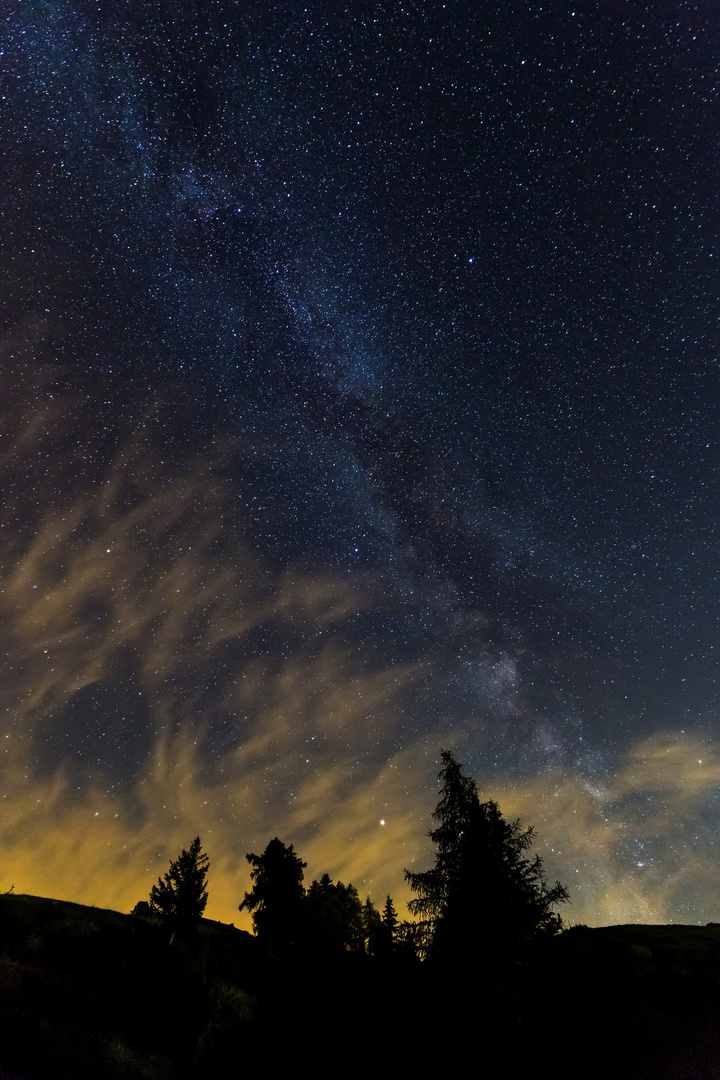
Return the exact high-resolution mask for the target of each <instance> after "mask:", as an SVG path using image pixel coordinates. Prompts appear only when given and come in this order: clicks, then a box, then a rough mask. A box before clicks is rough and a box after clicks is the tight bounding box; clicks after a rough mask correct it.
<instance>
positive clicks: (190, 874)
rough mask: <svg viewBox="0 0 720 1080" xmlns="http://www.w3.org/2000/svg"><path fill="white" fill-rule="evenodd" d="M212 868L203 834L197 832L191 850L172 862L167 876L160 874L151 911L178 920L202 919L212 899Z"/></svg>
mask: <svg viewBox="0 0 720 1080" xmlns="http://www.w3.org/2000/svg"><path fill="white" fill-rule="evenodd" d="M209 868H210V861H209V859H208V856H207V855H206V854H204V852H203V850H202V845H201V843H200V837H199V836H196V837H195V839H194V840H193V842H192V844H191V845H190V850H189V851H186V850H185V848H183V850H182V852H181V853H180V855H179V857H178V858H177V859H176V860H175V862H171V863H170V869H169V870H168V872H167V874H165V878H164V879H163V878H158V882H157V885H153V887H152V889H151V890H150V901H149V909H150V912H151V914H153V915H162V916H163V917H164V918H166V919H173V920H176V921H177V920H181V921H183V920H192V919H199V918H200V917H201V915H202V913H203V911H204V910H205V905H206V904H207V901H208V893H207V889H206V888H205V878H206V877H207V873H208V870H209Z"/></svg>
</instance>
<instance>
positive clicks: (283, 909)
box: [239, 836, 307, 948]
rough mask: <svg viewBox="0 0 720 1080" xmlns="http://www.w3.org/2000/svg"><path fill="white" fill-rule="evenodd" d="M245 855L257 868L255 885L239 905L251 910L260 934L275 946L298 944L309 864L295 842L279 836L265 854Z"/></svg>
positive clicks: (255, 868)
mask: <svg viewBox="0 0 720 1080" xmlns="http://www.w3.org/2000/svg"><path fill="white" fill-rule="evenodd" d="M245 858H246V859H247V861H248V862H249V863H250V865H251V866H252V867H253V870H252V871H251V873H250V877H251V878H252V879H253V882H254V884H253V887H252V889H251V890H250V892H246V893H245V898H244V900H243V901H242V903H241V904H240V905H239V910H240V911H242V910H243V909H244V910H246V911H249V912H251V914H252V920H253V929H254V930H255V933H256V935H257V937H258V938H259V939H260V940H261V941H263V942H264V944H265V945H267V946H269V947H271V948H285V947H287V946H290V945H294V944H297V943H298V941H299V940H300V937H301V935H302V930H303V923H304V900H305V887H304V885H303V877H304V874H303V871H304V870H305V867H306V866H307V863H304V862H303V861H302V859H301V858H300V857H299V856H298V855H296V854H295V851H294V850H293V846H292V844H290V846H289V847H286V846H285V844H283V842H282V840H280V839H278V837H277V836H276V837H275V838H274V839H273V840H271V841H270V842H269V844H268V845H267V847H266V848H265V851H264V852H263V854H262V855H255V854H253V853H252V852H249V853H248V854H247V855H246V856H245Z"/></svg>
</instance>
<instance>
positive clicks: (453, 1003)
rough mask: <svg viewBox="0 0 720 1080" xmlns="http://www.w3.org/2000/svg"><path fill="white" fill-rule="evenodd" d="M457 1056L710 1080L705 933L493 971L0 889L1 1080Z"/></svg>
mask: <svg viewBox="0 0 720 1080" xmlns="http://www.w3.org/2000/svg"><path fill="white" fill-rule="evenodd" d="M468 1052H469V1053H470V1055H471V1062H472V1064H471V1069H472V1073H473V1074H474V1075H475V1076H476V1077H480V1078H482V1077H484V1076H487V1077H497V1076H502V1077H503V1078H504V1080H507V1078H509V1080H512V1078H513V1077H515V1076H517V1077H526V1076H527V1077H533V1078H538V1077H548V1078H549V1077H556V1076H560V1075H563V1074H564V1075H566V1076H572V1077H578V1078H583V1080H585V1078H588V1080H610V1078H612V1080H676V1078H678V1080H680V1078H683V1080H684V1078H688V1080H689V1078H692V1080H717V1078H719V1077H720V928H715V927H688V926H620V927H602V928H597V929H587V928H582V927H581V928H574V929H572V930H570V931H567V932H566V933H564V934H562V935H561V936H560V937H559V938H557V939H555V940H553V941H552V942H549V943H548V944H547V946H545V947H544V948H543V949H542V950H541V951H540V952H538V954H537V955H536V956H535V957H534V958H533V959H532V960H531V961H530V962H528V963H527V964H525V965H523V966H516V967H515V969H514V970H513V971H512V972H510V973H509V974H508V975H507V976H506V977H504V978H503V979H500V980H498V979H497V977H494V976H493V977H492V978H490V977H488V974H487V972H483V971H482V970H476V969H475V968H473V967H470V966H469V965H468V966H463V965H460V966H459V967H458V969H456V970H452V971H450V970H448V969H443V970H437V969H435V970H433V969H430V968H429V967H428V966H427V965H417V964H407V963H400V962H397V961H395V962H393V961H385V962H379V961H376V960H373V959H371V958H368V957H364V956H354V955H350V954H343V955H339V956H325V957H318V956H315V955H312V954H306V955H304V956H303V957H302V958H296V959H295V960H294V961H293V962H287V961H285V962H283V961H281V960H279V959H277V958H276V957H272V956H269V955H267V954H266V953H265V952H264V951H263V950H262V949H261V948H259V946H258V944H257V942H256V941H255V940H254V939H253V938H252V937H251V936H250V935H248V934H246V933H244V932H243V931H241V930H236V929H234V928H233V927H228V926H223V925H221V924H218V923H212V922H209V921H206V920H203V921H202V922H201V923H200V924H199V925H198V926H197V927H196V928H194V929H193V930H191V931H186V932H185V933H184V934H179V935H178V937H177V938H176V940H175V941H174V942H173V944H172V945H170V944H169V935H168V933H167V929H166V928H165V927H164V926H162V925H161V924H158V923H155V922H152V921H149V920H144V919H139V918H135V917H134V916H131V915H121V914H119V913H117V912H114V911H104V910H101V909H98V908H87V907H82V906H80V905H78V904H70V903H67V902H64V901H57V900H47V899H43V898H40V897H33V896H14V895H11V896H0V1080H46V1078H47V1080H60V1078H62V1080H81V1078H85V1077H87V1078H93V1080H105V1078H107V1080H116V1078H117V1080H121V1078H122V1080H131V1078H132V1080H186V1078H187V1080H199V1078H214V1077H234V1076H238V1077H239V1076H241V1075H242V1076H245V1075H252V1074H253V1073H256V1072H257V1070H263V1073H264V1072H268V1071H269V1072H270V1073H271V1074H272V1073H275V1074H278V1075H282V1074H284V1073H286V1072H287V1073H288V1074H289V1073H290V1071H291V1070H292V1072H293V1073H299V1072H301V1071H302V1068H303V1065H309V1066H310V1068H311V1070H312V1072H313V1073H315V1072H321V1073H323V1074H324V1073H327V1072H331V1073H333V1074H335V1075H342V1076H356V1075H357V1076H359V1075H365V1074H371V1075H376V1076H377V1075H383V1074H386V1075H393V1074H400V1075H403V1074H404V1075H408V1076H414V1077H418V1076H420V1077H422V1076H433V1075H438V1074H440V1075H449V1076H454V1075H458V1076H462V1075H465V1074H467V1073H468V1072H469V1070H468V1067H467V1064H466V1063H467V1056H468ZM499 1062H500V1063H501V1064H500V1065H499V1064H498V1063H499ZM464 1063H465V1064H464Z"/></svg>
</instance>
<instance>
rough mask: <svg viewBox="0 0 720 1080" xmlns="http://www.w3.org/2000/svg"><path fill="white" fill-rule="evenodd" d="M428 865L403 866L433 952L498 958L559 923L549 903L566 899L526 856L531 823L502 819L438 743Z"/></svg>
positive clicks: (413, 904) (415, 912)
mask: <svg viewBox="0 0 720 1080" xmlns="http://www.w3.org/2000/svg"><path fill="white" fill-rule="evenodd" d="M442 762H443V769H442V771H441V773H440V780H441V783H442V787H441V791H440V801H439V803H438V806H437V809H436V810H435V813H434V815H433V816H434V818H435V819H436V821H437V822H438V825H437V828H435V829H433V830H431V832H430V838H431V840H432V841H433V843H434V844H435V845H436V849H437V850H436V855H435V866H434V867H432V869H430V870H426V871H423V872H411V871H409V870H406V871H405V878H406V880H407V881H408V882H409V884H410V887H411V889H412V891H413V892H414V893H416V896H415V898H414V899H413V900H411V901H410V904H409V907H410V911H411V913H412V914H413V915H415V916H418V917H419V918H420V920H421V922H422V924H423V929H424V931H425V941H426V945H427V950H428V955H429V956H431V957H435V958H446V959H452V958H458V959H459V958H461V957H464V958H470V957H471V956H472V957H473V959H475V960H482V959H484V960H485V961H486V962H491V961H493V960H496V961H499V960H503V959H508V958H510V957H513V956H516V955H517V954H518V952H519V951H522V949H523V947H524V946H525V945H527V944H528V943H529V942H530V941H532V940H534V939H536V938H538V937H541V936H544V935H550V934H554V933H557V932H558V930H559V929H560V928H561V926H562V920H561V919H560V916H559V915H558V914H557V913H556V912H555V911H554V910H553V908H554V907H555V906H556V905H558V904H561V903H564V902H565V901H566V900H567V899H568V893H567V890H566V889H565V888H564V886H562V885H561V884H560V882H556V883H555V885H554V886H548V884H547V882H546V879H545V874H544V871H543V867H542V860H541V859H540V856H539V855H537V856H535V858H534V859H529V858H527V857H526V854H525V853H526V852H527V851H528V849H529V848H530V846H531V845H532V842H533V839H534V837H535V833H534V830H533V829H532V828H529V829H526V830H524V831H523V830H522V829H521V828H520V824H519V822H517V821H515V822H508V821H506V820H505V818H504V817H503V816H502V814H501V813H500V809H499V807H498V805H497V803H495V802H493V801H488V802H484V803H481V802H480V800H479V798H478V794H477V789H476V787H475V781H474V780H472V779H471V778H470V777H468V776H465V774H464V773H463V770H462V766H461V765H460V764H459V763H458V762H457V761H455V759H454V757H453V756H452V754H450V753H449V752H448V751H446V750H444V751H442Z"/></svg>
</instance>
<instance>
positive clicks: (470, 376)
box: [0, 0, 720, 925]
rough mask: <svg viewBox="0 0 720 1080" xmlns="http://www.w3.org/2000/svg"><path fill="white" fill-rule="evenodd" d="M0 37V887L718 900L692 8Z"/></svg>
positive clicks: (408, 2)
mask: <svg viewBox="0 0 720 1080" xmlns="http://www.w3.org/2000/svg"><path fill="white" fill-rule="evenodd" d="M3 8H4V10H3V30H2V41H1V42H0V45H1V48H2V67H1V72H0V77H1V80H2V88H1V95H0V96H1V98H2V100H1V103H0V107H1V110H2V118H3V131H4V137H3V139H2V142H1V143H0V177H1V178H2V179H0V271H1V286H0V287H1V289H2V292H1V295H2V305H1V307H0V310H1V312H2V319H3V326H2V331H1V333H0V345H1V346H2V360H1V361H0V475H1V477H2V501H1V503H0V536H1V537H2V540H1V542H0V590H1V591H0V605H1V608H2V619H1V620H0V628H1V629H0V642H1V647H0V659H1V662H2V679H1V682H0V685H1V686H2V697H1V699H0V700H1V713H0V715H1V716H2V728H1V729H0V739H2V743H3V770H2V784H1V787H0V790H1V793H2V816H1V818H0V889H2V888H9V887H10V885H11V884H14V886H15V890H16V891H17V892H28V893H38V894H40V895H54V896H60V897H62V898H65V899H70V900H76V901H79V902H82V903H91V904H96V905H98V906H101V907H115V908H117V909H119V910H125V911H127V910H129V909H130V908H131V907H132V906H133V904H134V903H135V902H136V901H137V900H139V899H143V898H146V896H147V893H148V891H149V889H150V886H151V885H152V883H153V882H154V881H155V880H156V879H157V876H158V874H160V873H162V872H164V871H165V870H166V869H167V866H168V860H169V859H170V858H174V857H175V856H176V855H177V854H178V852H179V850H180V848H181V847H183V846H185V847H187V846H188V845H189V843H190V841H191V840H192V838H193V837H194V836H195V835H197V834H200V836H201V838H202V841H203V847H204V849H205V850H206V851H207V852H208V854H209V856H210V860H211V872H210V878H209V881H210V903H209V906H208V910H207V914H208V915H210V916H211V917H214V918H219V919H223V920H225V921H235V922H236V924H237V925H244V924H243V922H242V919H243V917H242V916H241V915H239V914H238V913H237V910H236V908H237V904H238V902H239V901H240V900H241V898H242V895H243V892H244V891H245V890H246V889H247V888H249V885H250V881H249V869H248V866H247V863H246V862H245V858H244V856H245V853H246V852H248V851H260V850H262V849H263V848H264V846H265V844H266V843H267V841H268V840H269V839H270V838H271V837H273V836H275V835H279V836H280V837H281V839H283V840H284V841H285V842H286V843H293V844H294V846H295V849H296V851H298V852H299V854H300V855H301V856H302V858H303V859H305V860H306V861H307V862H308V870H307V879H308V880H310V879H311V878H312V877H316V876H319V875H320V874H321V873H323V872H324V871H328V872H329V873H330V874H331V876H332V877H334V878H336V879H337V878H339V879H342V880H343V881H346V882H347V881H352V882H353V883H354V884H355V885H356V886H357V888H358V890H359V892H360V894H361V896H363V897H364V896H365V895H366V894H368V893H369V894H370V895H371V896H372V897H373V899H374V900H375V902H376V903H377V904H381V903H382V902H383V901H384V897H385V894H386V893H387V892H388V891H389V892H391V893H392V895H393V896H394V898H395V902H396V906H397V907H398V909H399V910H400V911H401V912H402V911H404V910H405V909H404V902H405V900H406V899H408V893H407V889H406V886H405V885H404V884H403V881H402V877H403V868H404V867H406V866H407V867H410V868H413V869H424V868H426V867H427V866H429V865H430V863H431V860H432V847H431V844H430V842H429V840H428V838H427V831H428V829H429V828H430V827H431V824H432V822H431V817H430V815H431V812H432V810H433V809H434V807H435V804H436V802H437V773H438V770H439V768H440V761H439V755H440V748H441V747H442V748H448V749H451V750H452V751H453V752H454V753H455V755H456V757H457V758H458V759H459V760H460V761H461V762H463V763H464V764H465V766H466V769H467V771H468V773H469V774H470V775H472V776H474V777H475V778H476V779H477V782H478V789H479V792H480V795H481V798H495V799H497V800H498V801H499V803H500V807H501V809H502V810H503V812H504V813H505V814H506V816H508V817H513V818H514V817H518V816H519V817H521V819H522V821H523V823H524V824H526V825H528V824H533V825H535V827H536V829H537V833H538V840H537V846H536V850H537V851H538V852H539V853H540V854H541V855H542V857H543V859H544V861H545V865H546V869H547V871H548V874H549V876H550V877H551V878H552V879H554V878H556V877H558V878H560V880H562V881H563V882H564V883H565V884H566V885H567V886H568V888H569V890H570V894H571V901H572V903H571V905H570V906H569V907H567V908H565V910H564V914H565V916H566V917H567V918H568V919H569V920H570V921H571V922H586V923H588V924H591V925H599V924H605V923H610V922H665V921H675V922H698V921H700V922H705V921H708V920H711V919H713V920H717V919H718V918H720V886H719V884H718V883H719V882H720V843H718V842H716V838H717V835H718V826H720V802H719V800H718V792H719V790H720V731H718V704H719V701H718V682H717V675H718V651H720V641H719V639H718V632H717V610H718V591H717V590H718V555H719V553H720V552H719V544H718V541H719V539H720V536H719V529H718V512H719V511H720V491H719V482H718V477H719V475H720V473H719V469H718V466H719V465H720V455H719V453H718V437H719V436H720V430H719V429H718V403H719V400H720V399H719V398H718V387H717V357H718V336H717V329H716V323H717V315H718V305H717V285H718V281H717V276H716V265H717V263H718V260H719V259H720V255H719V254H718V251H717V240H718V220H719V219H718V206H717V194H716V192H717V167H718V154H717V143H718V131H719V130H720V117H719V115H718V107H717V69H718V61H719V58H720V24H718V19H717V15H718V9H717V7H716V4H715V2H714V0H687V2H686V0H653V3H645V2H643V0H593V2H587V0H582V2H579V3H578V4H577V5H576V6H573V4H571V3H570V2H569V0H568V2H567V3H558V2H555V0H552V2H550V3H542V4H540V3H534V2H533V3H527V2H526V3H510V2H509V0H496V2H494V3H488V2H485V0H475V2H473V3H469V2H460V0H457V2H451V0H448V2H447V3H441V2H437V0H434V2H429V0H427V2H423V0H392V2H391V0H363V2H362V3H360V2H359V0H348V2H346V3H344V4H342V3H340V4H338V3H332V4H331V3H328V2H327V0H318V2H314V3H312V4H308V5H307V7H304V6H303V5H302V3H300V2H299V0H295V2H289V0H278V2H276V3H272V4H268V3H267V2H265V0H262V2H261V0H242V2H234V0H194V2H192V3H190V2H186V0H93V2H92V3H90V2H89V0H72V2H70V0H14V2H13V3H12V4H5V5H3Z"/></svg>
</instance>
